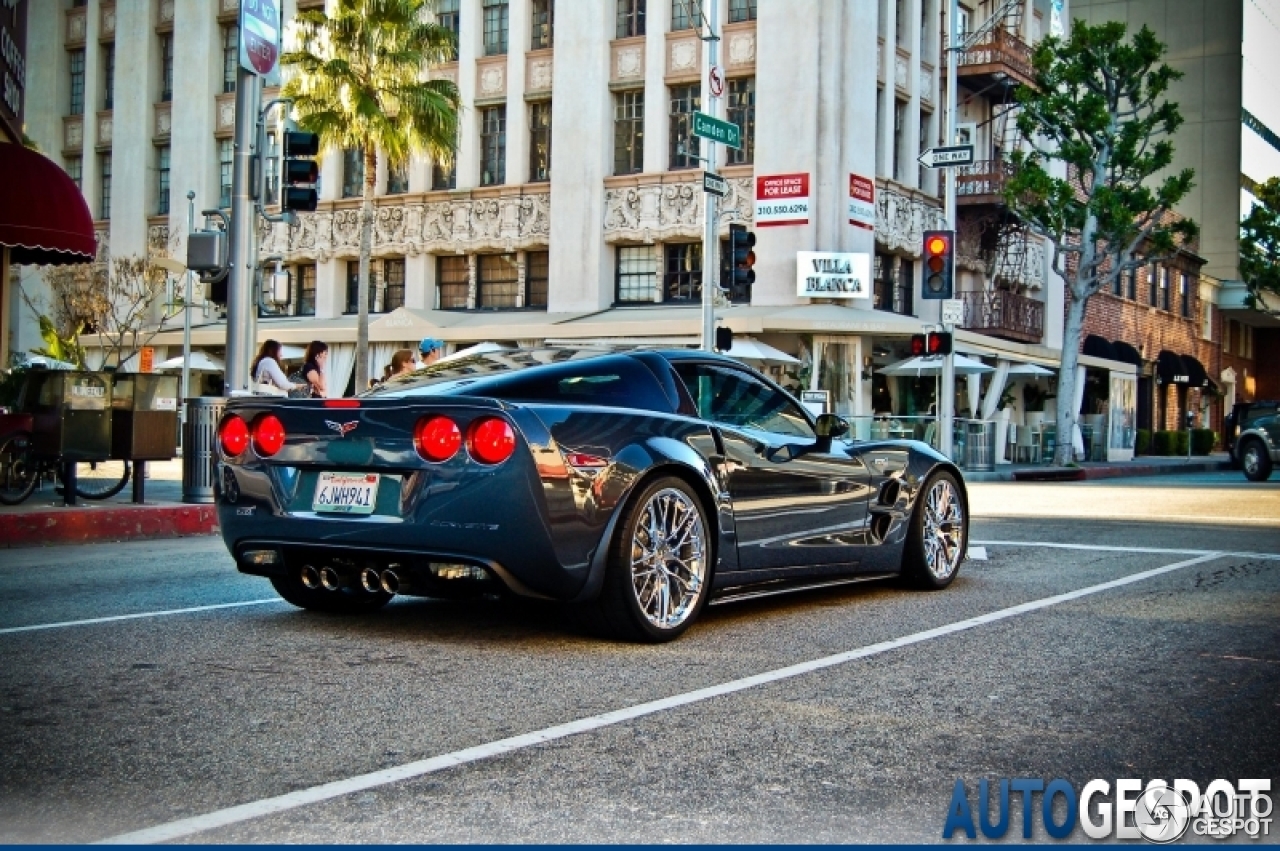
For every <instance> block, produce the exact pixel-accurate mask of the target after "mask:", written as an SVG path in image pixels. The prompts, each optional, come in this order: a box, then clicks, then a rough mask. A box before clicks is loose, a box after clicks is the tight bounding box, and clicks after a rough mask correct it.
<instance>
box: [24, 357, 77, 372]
mask: <svg viewBox="0 0 1280 851" xmlns="http://www.w3.org/2000/svg"><path fill="white" fill-rule="evenodd" d="M22 365H23V366H27V367H33V366H34V367H44V368H45V369H61V370H69V369H76V368H77V367H76V365H75V364H73V363H68V362H67V361H64V360H58V359H56V358H51V357H46V356H45V355H31V356H29V357H28V358H27V359H26V360H24V361H23V362H22Z"/></svg>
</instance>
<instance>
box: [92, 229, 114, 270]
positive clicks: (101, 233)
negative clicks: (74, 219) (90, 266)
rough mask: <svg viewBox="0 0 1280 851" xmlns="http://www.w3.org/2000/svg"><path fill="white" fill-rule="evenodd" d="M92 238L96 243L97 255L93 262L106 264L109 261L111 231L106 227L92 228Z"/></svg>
mask: <svg viewBox="0 0 1280 851" xmlns="http://www.w3.org/2000/svg"><path fill="white" fill-rule="evenodd" d="M93 238H94V240H95V241H96V242H97V243H98V254H97V256H95V257H94V258H93V262H94V263H106V262H107V261H108V260H110V259H111V229H110V228H107V227H98V228H94V229H93Z"/></svg>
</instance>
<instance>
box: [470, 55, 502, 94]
mask: <svg viewBox="0 0 1280 851" xmlns="http://www.w3.org/2000/svg"><path fill="white" fill-rule="evenodd" d="M506 96H507V57H506V56H489V57H485V58H483V59H477V60H476V100H492V99H496V98H504V97H506Z"/></svg>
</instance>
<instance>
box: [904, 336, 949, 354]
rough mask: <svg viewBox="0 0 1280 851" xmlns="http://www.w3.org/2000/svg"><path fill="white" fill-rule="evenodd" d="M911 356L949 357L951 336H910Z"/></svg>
mask: <svg viewBox="0 0 1280 851" xmlns="http://www.w3.org/2000/svg"><path fill="white" fill-rule="evenodd" d="M911 354H912V356H913V357H919V356H920V355H949V354H951V335H950V334H912V335H911Z"/></svg>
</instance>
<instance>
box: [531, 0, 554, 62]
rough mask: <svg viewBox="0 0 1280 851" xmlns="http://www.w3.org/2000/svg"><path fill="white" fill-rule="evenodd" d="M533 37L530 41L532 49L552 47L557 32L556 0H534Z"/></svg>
mask: <svg viewBox="0 0 1280 851" xmlns="http://www.w3.org/2000/svg"><path fill="white" fill-rule="evenodd" d="M530 23H531V25H532V27H533V37H532V39H530V41H529V49H530V50H542V49H543V48H546V47H551V45H552V43H553V37H554V34H555V25H556V3H555V0H533V20H532V21H531V22H530Z"/></svg>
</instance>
